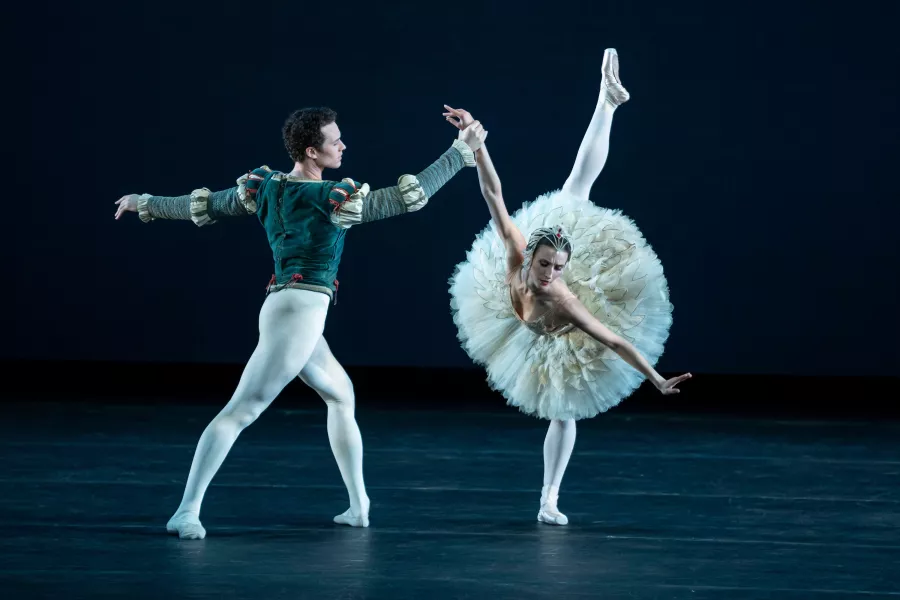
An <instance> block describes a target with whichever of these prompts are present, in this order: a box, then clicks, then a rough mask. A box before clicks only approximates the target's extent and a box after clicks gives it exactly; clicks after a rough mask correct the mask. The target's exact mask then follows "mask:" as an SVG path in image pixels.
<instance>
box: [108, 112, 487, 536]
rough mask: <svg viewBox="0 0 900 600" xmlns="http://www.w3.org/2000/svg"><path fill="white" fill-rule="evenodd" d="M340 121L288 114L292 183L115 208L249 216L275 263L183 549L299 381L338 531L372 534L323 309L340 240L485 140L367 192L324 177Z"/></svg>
mask: <svg viewBox="0 0 900 600" xmlns="http://www.w3.org/2000/svg"><path fill="white" fill-rule="evenodd" d="M336 118H337V115H336V113H335V112H334V111H333V110H331V109H329V108H304V109H301V110H298V111H295V112H294V113H293V114H291V115H290V117H289V118H288V119H287V121H286V123H285V125H284V128H283V132H282V133H283V137H284V143H285V148H286V149H287V151H288V154H289V155H290V157H291V159H292V160H293V161H294V168H293V170H292V171H291V172H290V173H286V174H285V173H280V172H278V171H272V170H271V169H269V168H268V167H265V166H263V167H260V168H258V169H255V170H253V171H252V172H250V173H248V174H247V175H244V176H242V177H240V178H239V179H238V180H237V186H236V187H233V188H230V189H228V190H224V191H220V192H210V190H208V189H205V188H203V189H198V190H194V191H193V192H192V193H191V194H190V195H186V196H177V197H163V196H152V195H149V194H144V195H136V194H130V195H127V196H123V197H122V198H120V199H119V200H118V201H117V202H116V204H118V210H117V211H116V219H118V218H120V217H121V215H122V214H123V213H124V212H126V211H133V212H137V213H138V214H139V216H140V218H141V220H142V221H143V222H145V223H149V222H152V221H154V220H157V219H181V220H188V219H189V220H191V221H193V222H194V223H195V224H196V225H198V226H201V227H202V226H204V225H207V224H211V223H215V222H216V221H217V220H218V219H220V218H222V217H226V216H240V215H250V214H256V215H257V216H258V218H259V220H260V222H261V223H262V225H263V227H264V229H265V231H266V235H267V236H268V239H269V245H270V246H271V248H272V254H273V257H274V261H275V274H274V275H273V276H272V280H271V281H270V282H269V286H268V295H267V297H266V300H265V302H264V303H263V306H262V309H261V310H260V314H259V342H258V343H257V346H256V349H255V351H254V352H253V355H252V356H251V357H250V360H249V362H248V363H247V366H246V367H245V368H244V372H243V374H242V376H241V380H240V382H239V383H238V386H237V389H236V390H235V392H234V395H233V396H232V397H231V400H230V401H229V402H228V404H227V405H226V406H225V408H223V409H222V411H221V412H220V413H219V414H218V415H216V417H215V418H214V419H213V420H212V422H211V423H210V424H209V425H208V426H207V428H206V430H205V431H204V432H203V435H202V436H201V437H200V442H199V443H198V445H197V450H196V452H195V454H194V461H193V464H192V465H191V471H190V474H189V475H188V480H187V485H186V486H185V491H184V496H183V498H182V501H181V505H180V506H179V507H178V510H176V511H175V514H174V515H173V516H172V518H171V519H170V520H169V522H168V524H167V526H166V529H167V531H168V532H169V533H173V534H175V533H177V534H178V535H179V537H180V538H182V539H203V538H204V537H205V536H206V530H205V529H204V528H203V526H202V525H201V523H200V505H201V503H202V501H203V495H204V493H205V492H206V488H207V487H208V486H209V484H210V481H211V480H212V478H213V476H214V475H215V473H216V472H217V471H218V469H219V467H220V466H221V465H222V462H223V461H224V460H225V456H226V455H227V454H228V451H229V450H230V449H231V446H232V445H233V444H234V441H235V440H236V439H237V437H238V435H239V434H240V433H241V431H243V429H244V428H246V427H247V426H248V425H250V424H251V423H253V421H255V420H256V419H257V418H258V417H259V415H260V414H261V413H262V412H263V411H264V410H265V409H266V408H267V407H268V406H269V404H271V403H272V401H273V400H274V399H275V397H276V396H277V395H278V394H279V393H281V390H283V389H284V387H285V386H286V385H287V384H288V383H289V382H290V381H291V380H292V379H293V378H294V377H296V376H298V374H299V377H300V379H301V380H302V381H303V382H304V383H306V384H307V385H309V386H310V387H311V388H313V389H314V390H316V392H317V393H318V394H319V396H320V397H321V398H322V399H323V400H324V401H325V402H326V403H327V405H328V439H329V441H330V443H331V450H332V452H333V453H334V457H335V460H336V461H337V464H338V468H339V469H340V471H341V477H342V478H343V480H344V484H345V485H346V486H347V493H348V495H349V497H350V508H349V509H348V510H347V511H345V512H344V513H342V514H340V515H338V516H336V517H335V518H334V522H335V523H339V524H343V525H350V526H353V527H368V525H369V497H368V496H367V494H366V491H365V484H364V482H363V474H362V438H361V436H360V433H359V427H358V426H357V424H356V418H355V416H354V394H353V385H352V383H351V382H350V378H349V377H348V376H347V374H346V372H345V371H344V369H343V368H342V367H341V365H340V364H339V363H338V361H337V360H336V359H335V358H334V356H333V355H332V353H331V350H330V349H329V347H328V344H327V343H326V341H325V339H324V337H323V336H322V332H323V330H324V328H325V317H326V315H327V313H328V306H329V304H330V299H331V298H332V297H333V296H334V294H335V293H336V292H337V289H338V281H337V278H336V276H337V270H338V266H339V264H340V260H341V254H342V252H343V248H344V236H345V234H346V232H347V230H348V229H349V228H350V227H351V226H353V225H355V224H358V223H366V222H371V221H376V220H379V219H384V218H388V217H393V216H398V215H401V214H405V213H407V212H413V211H416V210H419V209H420V208H422V207H423V206H425V204H426V203H427V202H428V199H429V198H430V197H431V196H433V195H434V194H435V193H436V192H437V191H438V190H439V189H440V188H441V187H442V186H443V185H444V184H445V183H446V182H447V181H449V180H450V178H451V177H453V176H454V175H455V174H456V173H458V172H459V171H460V170H461V169H462V168H463V167H464V166H470V167H471V166H475V157H474V152H475V150H477V149H478V148H480V147H481V143H482V141H483V140H484V136H485V131H484V129H483V128H482V127H481V125H480V123H478V122H477V121H476V122H475V123H473V124H472V125H471V126H470V127H467V128H465V129H464V130H462V131H460V132H459V135H458V137H457V139H456V140H454V141H453V144H452V146H451V147H450V148H449V149H448V150H447V151H446V152H444V153H443V154H442V155H441V156H440V158H438V159H437V160H436V161H435V162H434V163H432V164H431V165H430V166H428V167H427V168H426V169H425V170H423V171H422V172H420V173H419V174H417V175H403V176H401V177H400V178H399V181H398V185H396V186H393V187H389V188H383V189H378V190H370V189H369V186H368V184H360V183H359V182H357V181H354V180H352V179H343V180H342V181H340V182H334V181H325V180H323V179H322V173H323V171H324V170H325V169H336V168H338V167H340V166H341V158H342V155H343V152H344V150H346V146H345V145H344V143H343V142H342V141H341V132H340V130H339V129H338V126H337V123H336Z"/></svg>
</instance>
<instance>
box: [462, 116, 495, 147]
mask: <svg viewBox="0 0 900 600" xmlns="http://www.w3.org/2000/svg"><path fill="white" fill-rule="evenodd" d="M487 134H488V132H487V131H485V129H484V127H482V126H481V123H479V122H478V121H474V122H473V123H472V124H471V125H469V126H468V127H466V128H465V129H462V130H460V132H459V135H458V136H457V137H458V138H459V139H460V141H462V142H465V143H466V145H468V146H469V148H471V149H472V152H477V151H478V150H479V149H480V148H481V146H482V145H483V144H484V140H485V138H487Z"/></svg>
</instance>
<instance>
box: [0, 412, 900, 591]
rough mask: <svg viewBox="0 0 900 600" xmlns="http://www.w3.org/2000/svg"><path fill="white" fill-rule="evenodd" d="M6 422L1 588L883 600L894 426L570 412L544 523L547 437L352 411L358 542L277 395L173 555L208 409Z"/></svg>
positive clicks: (520, 423) (325, 469) (893, 502)
mask: <svg viewBox="0 0 900 600" xmlns="http://www.w3.org/2000/svg"><path fill="white" fill-rule="evenodd" d="M422 402H423V403H427V402H428V401H427V399H423V400H422ZM286 406H287V407H298V406H303V407H304V408H307V407H312V409H311V410H310V409H307V410H285V407H286ZM279 407H280V409H279ZM3 410H4V418H3V419H2V420H0V436H2V437H0V461H2V465H3V474H2V479H0V486H2V487H0V519H2V523H0V527H2V530H3V537H2V541H0V545H2V546H0V589H2V590H3V593H2V596H3V597H4V598H10V599H12V598H37V597H46V598H130V599H137V598H157V597H160V598H207V597H209V598H253V599H263V598H265V599H268V598H347V599H349V598H385V599H399V598H427V599H428V600H438V599H442V598H477V599H481V598H488V599H491V600H495V599H499V598H514V599H519V598H564V597H584V598H587V597H590V598H664V599H677V598H692V599H701V598H704V599H705V598H716V599H719V598H727V599H734V600H743V599H751V598H752V599H760V598H791V599H793V598H796V599H814V598H851V597H888V596H900V538H898V532H900V485H898V484H900V422H897V421H887V422H871V421H869V422H866V421H834V420H832V421H822V422H816V421H796V420H792V421H787V420H784V421H778V420H774V419H767V420H762V419H757V420H753V419H747V418H739V417H720V418H713V417H702V416H684V417H678V416H672V415H666V416H654V415H649V414H641V415H625V414H610V415H606V416H603V417H600V418H597V419H594V420H592V421H588V422H583V423H581V424H580V425H579V437H578V442H577V443H576V446H575V452H574V455H573V457H572V462H571V463H570V466H569V470H568V471H567V473H566V477H565V480H564V482H563V490H562V494H561V497H560V508H561V509H562V510H563V511H564V512H566V513H567V514H568V516H569V519H570V523H569V525H568V526H565V527H551V526H547V525H542V524H539V523H537V522H536V520H535V516H536V513H537V508H538V499H539V496H540V486H541V473H542V458H541V449H542V442H543V436H544V431H545V423H543V422H540V421H537V420H535V419H531V418H528V417H526V416H524V415H520V414H519V413H518V412H516V411H515V410H513V409H506V410H504V411H501V412H482V413H453V412H439V411H434V410H431V411H423V412H413V411H399V410H397V411H376V410H372V409H366V407H365V406H362V407H361V408H360V410H359V414H358V417H359V421H360V425H361V427H362V429H363V437H364V440H365V444H366V463H365V472H366V478H367V484H368V487H369V495H370V497H371V499H372V502H373V506H372V515H371V516H372V526H371V527H370V528H369V529H367V530H362V529H350V528H346V527H341V526H337V525H334V524H332V523H331V518H332V516H334V515H335V514H337V513H339V512H342V511H343V510H344V509H345V508H346V507H347V502H346V495H345V492H344V489H343V486H342V484H341V480H340V475H339V473H338V471H337V467H336V465H335V463H334V460H333V458H332V456H331V453H330V450H329V446H328V441H327V437H326V433H325V418H324V417H325V415H324V407H323V408H319V406H317V405H315V404H311V403H302V404H301V403H296V402H287V403H282V404H276V408H273V409H271V410H270V411H269V412H267V413H266V414H264V415H263V417H262V418H261V419H260V421H259V422H258V423H257V424H255V425H253V426H252V427H251V428H250V429H248V430H247V431H246V432H245V433H244V434H243V435H242V436H241V438H240V439H239V440H238V443H237V444H236V446H235V448H234V450H233V451H232V453H231V455H230V456H229V457H228V459H227V461H226V462H225V465H224V467H223V468H222V470H221V471H220V473H219V476H218V478H217V479H216V480H215V481H214V483H213V486H212V487H211V488H210V490H209V492H208V494H207V498H206V503H205V506H204V511H203V514H202V518H203V522H204V525H205V526H206V527H207V529H208V531H209V534H208V537H207V538H206V540H204V541H201V542H188V541H179V540H178V539H177V538H173V537H169V536H167V535H166V533H165V529H164V527H165V523H166V520H167V519H168V518H169V516H170V515H171V513H172V511H173V510H174V509H175V507H176V506H177V504H178V501H179V499H180V497H181V492H182V486H183V484H184V480H185V477H186V476H187V472H188V467H189V465H190V461H191V457H192V455H193V451H194V444H195V443H196V441H197V438H198V436H199V435H200V433H201V431H202V429H203V427H204V426H205V425H206V423H207V421H208V420H209V419H210V418H211V417H212V416H213V415H214V414H215V412H216V410H217V407H216V406H214V405H204V406H188V405H181V406H178V405H172V404H165V405H163V404H161V405H159V406H153V405H149V404H148V405H143V406H133V405H132V406H129V405H118V406H113V405H109V406H101V405H90V404H53V403H46V402H44V403H33V404H16V403H7V404H5V405H4V406H3Z"/></svg>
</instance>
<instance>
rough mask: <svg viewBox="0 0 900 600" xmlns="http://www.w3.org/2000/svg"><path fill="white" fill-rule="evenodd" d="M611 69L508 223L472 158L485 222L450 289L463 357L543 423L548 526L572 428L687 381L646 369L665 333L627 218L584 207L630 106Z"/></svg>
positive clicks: (606, 63)
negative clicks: (574, 138)
mask: <svg viewBox="0 0 900 600" xmlns="http://www.w3.org/2000/svg"><path fill="white" fill-rule="evenodd" d="M618 66H619V65H618V55H617V53H616V51H615V50H614V49H608V50H606V52H605V54H604V57H603V66H602V73H603V82H602V84H601V88H600V97H599V100H598V102H597V107H596V109H595V110H594V115H593V117H592V119H591V123H590V125H589V126H588V130H587V133H586V134H585V136H584V139H583V141H582V143H581V147H580V148H579V150H578V155H577V157H576V158H575V166H574V167H573V169H572V172H571V174H570V175H569V178H568V179H567V180H566V182H565V184H564V185H563V187H562V189H561V190H559V191H555V192H551V193H549V194H545V195H543V196H541V197H539V198H538V199H537V200H535V201H534V202H531V203H526V204H525V205H524V206H523V207H522V208H521V209H520V210H519V211H518V212H516V213H515V214H514V215H513V216H512V217H511V216H510V215H509V213H508V212H507V210H506V206H505V204H504V202H503V194H502V192H501V187H500V179H499V177H498V176H497V173H496V171H495V170H494V166H493V164H492V162H491V158H490V155H489V154H488V151H487V147H486V146H485V145H482V147H481V149H479V150H478V151H477V152H476V166H477V167H478V179H479V182H480V184H481V191H482V194H483V195H484V198H485V200H486V201H487V204H488V208H489V209H490V212H491V223H490V224H489V226H488V227H487V228H486V229H485V230H484V231H483V232H482V233H481V234H479V235H478V236H477V237H476V239H475V242H474V244H473V246H472V249H471V250H470V251H469V252H468V253H467V260H466V261H465V262H463V263H461V264H459V265H458V266H457V267H456V271H455V272H454V274H453V277H452V278H451V279H450V294H451V297H452V299H451V309H452V312H453V319H454V322H455V323H456V325H457V327H458V329H459V339H460V341H461V342H462V345H463V348H464V349H465V350H466V352H467V353H468V354H469V356H470V357H471V358H472V359H473V360H474V361H475V362H476V363H478V364H481V365H483V366H485V368H486V370H487V374H488V381H489V383H490V385H491V387H492V388H493V389H495V390H498V391H500V392H502V393H503V395H504V396H505V397H506V399H507V403H508V404H510V405H512V406H517V407H518V408H519V409H520V410H521V411H522V412H525V413H527V414H530V415H533V416H536V417H538V418H542V419H548V420H550V428H549V430H548V431H547V437H546V439H545V441H544V484H543V488H542V490H541V503H540V509H539V511H538V515H537V518H538V521H541V522H543V523H549V524H552V525H565V524H566V523H568V518H567V517H566V516H565V515H564V514H562V513H561V512H560V511H559V509H558V508H557V501H558V497H559V486H560V483H561V482H562V478H563V473H564V472H565V469H566V465H567V464H568V462H569V457H570V456H571V454H572V448H573V447H574V445H575V421H576V420H578V419H585V418H590V417H593V416H596V415H597V414H598V413H600V412H604V411H606V410H608V409H609V408H611V407H613V406H615V405H617V404H618V403H619V402H621V401H622V399H624V398H625V397H627V396H629V395H630V394H631V393H632V392H633V391H634V390H635V389H637V387H638V386H639V385H640V384H641V382H642V380H643V379H644V378H647V379H649V380H651V381H652V382H653V385H655V386H656V388H657V389H658V390H659V391H660V392H662V393H663V394H666V395H668V394H676V393H678V392H679V390H678V389H677V387H676V386H677V385H678V384H679V383H681V382H682V381H684V380H686V379H689V378H690V377H691V375H690V374H689V373H688V374H685V375H681V376H679V377H675V378H673V379H669V380H665V379H663V378H662V377H661V376H660V375H659V373H657V372H656V371H655V370H654V368H653V366H652V365H654V364H655V363H656V361H657V360H659V357H660V355H661V354H662V351H663V344H664V343H665V341H666V339H667V338H668V333H669V327H670V325H671V323H672V316H671V315H672V305H671V304H670V303H669V294H668V286H667V283H666V280H665V277H664V275H663V270H662V265H661V264H660V262H659V259H658V258H657V257H656V254H655V253H654V252H653V250H652V249H651V248H650V246H649V245H648V244H647V242H646V241H645V240H644V238H643V236H642V235H641V233H640V231H639V230H638V228H637V227H636V226H635V225H634V223H633V222H632V221H631V220H630V219H628V218H627V217H625V216H623V215H622V214H621V213H620V212H619V211H613V210H609V209H605V208H600V207H598V206H596V205H595V204H593V203H592V202H591V201H590V200H589V199H588V194H589V192H590V189H591V186H592V185H593V183H594V181H595V180H596V178H597V176H598V175H599V174H600V171H601V170H602V169H603V165H604V164H605V163H606V157H607V155H608V154H609V132H610V126H611V125H612V118H613V114H614V112H615V110H616V108H617V107H618V106H620V105H621V104H623V103H624V102H626V101H627V100H628V98H629V94H628V92H627V91H626V90H625V88H624V87H623V86H622V84H621V82H620V80H619V73H618V71H619V68H618ZM445 108H446V109H447V111H448V112H446V113H444V116H445V117H446V118H447V120H448V121H450V122H451V123H452V124H453V125H455V126H456V127H457V128H460V129H462V128H465V127H467V126H468V125H469V124H471V123H472V121H473V119H472V117H471V115H469V113H467V112H466V111H464V110H457V109H454V108H451V107H449V106H445ZM523 230H524V231H528V232H530V234H529V237H528V239H527V240H526V238H525V237H524V236H523V235H522V233H521V231H523Z"/></svg>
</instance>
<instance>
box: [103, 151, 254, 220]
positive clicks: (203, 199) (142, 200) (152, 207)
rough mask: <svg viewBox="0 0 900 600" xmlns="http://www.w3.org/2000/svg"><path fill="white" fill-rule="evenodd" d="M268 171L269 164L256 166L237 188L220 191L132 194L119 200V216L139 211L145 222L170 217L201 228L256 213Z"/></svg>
mask: <svg viewBox="0 0 900 600" xmlns="http://www.w3.org/2000/svg"><path fill="white" fill-rule="evenodd" d="M268 173H271V170H270V169H269V167H266V166H263V167H260V168H258V169H254V170H253V171H251V172H250V173H247V174H246V175H242V176H241V177H240V178H238V180H237V185H236V186H235V187H233V188H228V189H227V190H221V191H218V192H211V191H210V190H208V189H206V188H200V189H197V190H194V191H193V192H191V193H190V194H186V195H183V196H154V195H152V194H128V195H125V196H122V197H121V198H119V200H117V201H116V204H117V205H118V208H117V209H116V219H119V218H121V216H122V215H123V214H124V213H126V212H129V211H131V212H136V213H138V216H140V218H141V221H143V222H145V223H149V222H150V221H154V220H156V219H169V220H177V221H193V222H194V223H195V224H196V225H197V226H198V227H203V226H204V225H209V224H210V223H215V222H216V221H217V220H218V219H221V218H223V217H240V216H247V215H254V214H256V201H255V200H254V194H255V192H256V189H257V188H258V187H259V184H260V182H262V181H263V179H265V177H266V175H267V174H268Z"/></svg>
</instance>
